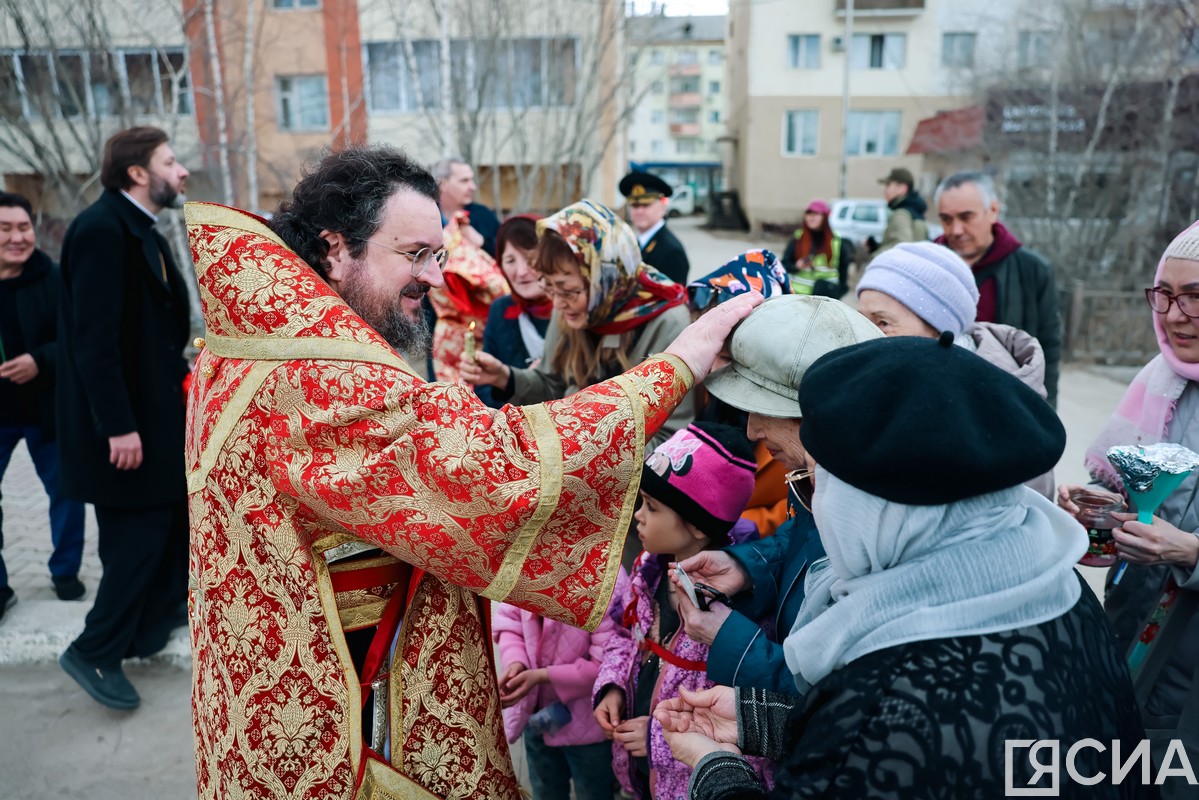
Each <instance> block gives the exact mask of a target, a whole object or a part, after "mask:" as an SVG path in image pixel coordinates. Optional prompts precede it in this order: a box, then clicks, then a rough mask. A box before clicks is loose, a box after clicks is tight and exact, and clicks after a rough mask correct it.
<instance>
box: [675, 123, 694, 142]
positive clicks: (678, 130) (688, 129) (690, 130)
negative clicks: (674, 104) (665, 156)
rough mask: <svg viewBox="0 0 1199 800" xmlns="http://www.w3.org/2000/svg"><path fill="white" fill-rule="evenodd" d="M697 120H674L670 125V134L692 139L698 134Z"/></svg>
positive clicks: (677, 137) (678, 137)
mask: <svg viewBox="0 0 1199 800" xmlns="http://www.w3.org/2000/svg"><path fill="white" fill-rule="evenodd" d="M699 132H700V125H699V123H698V122H674V123H671V125H670V135H671V136H673V137H674V138H675V139H694V138H697V137H698V136H699Z"/></svg>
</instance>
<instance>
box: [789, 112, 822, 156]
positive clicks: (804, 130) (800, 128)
mask: <svg viewBox="0 0 1199 800" xmlns="http://www.w3.org/2000/svg"><path fill="white" fill-rule="evenodd" d="M819 125H820V112H819V111H786V112H784V113H783V155H786V156H814V155H816V146H817V141H818V139H817V134H818V130H817V128H818V127H819Z"/></svg>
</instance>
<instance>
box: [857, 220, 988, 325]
mask: <svg viewBox="0 0 1199 800" xmlns="http://www.w3.org/2000/svg"><path fill="white" fill-rule="evenodd" d="M867 289H873V290H874V291H876V292H882V293H883V294H885V295H888V296H889V297H893V298H895V299H896V300H898V301H899V302H900V303H902V304H903V305H905V306H907V307H908V308H909V309H911V311H912V313H914V314H916V316H918V317H920V319H922V320H924V321H925V322H927V323H928V324H929V325H931V326H932V327H933V328H934V329H935V330H937V331H938V332H942V331H952V332H953V333H954V335H958V334H962V333H965V332H966V330H967V329H968V328H969V327H970V326H971V325H973V324H974V317H975V314H976V313H977V311H978V286H976V285H975V283H974V273H972V272H971V271H970V267H969V265H967V264H966V262H965V261H963V260H962V259H961V257H959V256H958V254H957V253H955V252H953V251H952V250H950V249H949V248H948V247H943V246H942V245H939V244H933V243H932V242H904V243H903V244H897V245H895V246H894V247H892V248H891V249H890V250H886V251H884V252H882V253H880V254H879V255H878V256H876V257H875V258H874V260H873V261H871V262H870V267H869V268H868V269H867V270H866V272H865V273H864V274H863V275H862V280H861V281H860V282H859V283H858V296H859V297H860V296H861V295H862V292H864V291H865V290H867Z"/></svg>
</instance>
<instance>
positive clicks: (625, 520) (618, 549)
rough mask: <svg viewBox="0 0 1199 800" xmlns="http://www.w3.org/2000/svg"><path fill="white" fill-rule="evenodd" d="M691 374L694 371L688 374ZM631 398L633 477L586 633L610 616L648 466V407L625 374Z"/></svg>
mask: <svg viewBox="0 0 1199 800" xmlns="http://www.w3.org/2000/svg"><path fill="white" fill-rule="evenodd" d="M688 374H690V371H688ZM614 380H615V381H616V385H617V386H619V387H620V388H621V389H622V390H623V391H624V393H625V395H626V396H627V397H628V403H629V410H630V412H631V413H632V415H633V426H634V431H633V455H632V458H631V459H630V460H629V462H628V463H630V464H632V465H633V474H632V476H631V477H630V478H629V488H628V490H626V491H625V495H624V502H622V503H621V506H620V518H619V519H618V520H617V523H616V535H615V536H614V537H613V539H612V543H611V544H610V545H608V565H607V567H606V568H605V570H604V582H603V585H602V586H601V587H600V595H599V599H598V600H597V601H596V603H595V606H594V607H593V608H592V609H591V616H590V617H588V618H587V624H586V625H584V626H583V630H587V631H594V630H595V629H596V628H598V627H599V625H600V622H602V621H603V619H604V614H606V613H608V604H609V603H610V602H611V600H612V591H613V590H614V589H615V588H616V578H617V577H618V575H619V574H620V558H621V556H622V555H623V554H624V541H625V538H626V537H628V535H629V523H630V522H631V521H632V519H633V509H635V508H636V506H637V492H638V490H640V489H641V465H642V464H643V463H645V407H644V406H642V404H641V396H640V392H638V391H637V388H636V387H635V386H634V385H633V383H632V381H630V380H629V379H628V378H626V377H625V376H624V375H617V376H616V378H615V379H614Z"/></svg>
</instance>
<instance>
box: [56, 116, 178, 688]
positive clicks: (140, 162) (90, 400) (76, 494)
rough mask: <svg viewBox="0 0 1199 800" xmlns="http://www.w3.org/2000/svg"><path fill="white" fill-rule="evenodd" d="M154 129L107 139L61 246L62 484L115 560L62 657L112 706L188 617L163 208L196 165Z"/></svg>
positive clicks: (171, 277)
mask: <svg viewBox="0 0 1199 800" xmlns="http://www.w3.org/2000/svg"><path fill="white" fill-rule="evenodd" d="M167 142H168V138H167V135H166V134H165V133H164V132H163V131H161V130H159V129H157V128H148V127H139V128H131V129H129V130H125V131H121V132H120V133H117V134H115V135H114V136H113V137H112V138H111V139H109V140H108V142H107V143H106V144H105V146H104V163H103V167H102V171H101V176H100V180H101V183H103V185H104V189H105V191H104V193H103V194H102V195H101V196H100V198H99V199H98V200H97V201H96V202H95V203H93V204H92V205H91V206H89V207H88V208H87V209H85V210H84V211H83V213H81V214H80V215H79V216H78V217H76V218H75V220H74V221H73V222H72V223H71V226H70V227H69V228H68V229H67V234H66V238H65V240H64V242H63V248H62V275H63V302H62V313H61V314H60V316H59V336H58V340H59V350H60V352H59V356H60V364H61V365H60V369H59V380H58V391H57V414H58V428H59V437H58V440H59V452H60V455H61V463H62V490H63V492H64V493H65V494H66V495H67V496H69V497H72V498H75V499H77V500H82V501H85V502H88V503H92V504H94V505H95V508H96V521H97V523H98V524H99V551H100V561H101V564H102V565H103V567H104V573H103V577H102V578H101V580H100V586H99V588H98V589H97V591H96V602H95V605H94V606H93V608H92V610H91V612H90V613H89V614H88V616H87V625H86V627H85V629H84V631H83V633H82V634H80V635H79V638H77V639H76V640H75V641H74V642H73V643H72V644H71V646H70V647H69V648H68V649H67V651H66V652H65V653H63V655H62V657H61V658H60V659H59V663H60V664H62V667H63V669H65V670H66V671H67V673H68V674H69V675H71V677H72V678H74V679H75V680H76V681H78V682H79V684H80V686H82V687H83V689H84V690H85V691H87V693H88V694H90V695H91V696H92V697H93V698H94V699H95V700H96V701H97V702H99V703H102V704H103V705H106V706H108V707H109V708H114V709H120V710H131V709H134V708H136V707H137V706H138V704H139V702H140V699H139V697H138V694H137V690H136V689H134V687H133V685H132V684H131V683H129V681H128V679H127V678H126V677H125V674H124V672H123V671H122V670H121V660H122V659H124V658H130V657H145V656H148V655H150V654H152V653H154V652H157V651H158V650H160V649H162V647H163V646H164V645H165V644H166V642H167V639H168V637H169V634H170V631H171V628H172V627H175V626H176V625H178V624H183V623H185V622H186V616H185V610H184V609H185V606H184V601H185V598H186V592H187V585H186V565H187V505H186V497H187V490H186V479H185V475H184V460H183V437H184V411H185V410H184V405H183V386H182V383H183V379H184V377H185V376H186V375H187V362H186V360H185V359H184V357H183V349H184V347H185V346H186V343H187V336H188V331H189V328H190V313H189V303H188V296H187V286H186V284H185V283H184V279H183V277H182V275H181V274H180V273H179V270H178V268H177V267H176V265H175V261H174V259H173V258H172V256H171V250H170V248H169V247H168V246H167V243H166V240H165V239H164V238H163V237H162V236H161V234H159V233H158V232H157V231H156V230H155V223H156V222H157V215H158V214H159V213H160V212H161V211H162V210H163V209H164V208H168V207H172V206H175V205H177V204H178V203H179V201H180V199H181V195H182V193H183V191H184V186H185V182H186V180H187V176H188V172H187V170H186V169H185V168H184V167H183V165H182V164H180V163H178V162H177V161H176V160H175V154H174V152H173V151H172V150H171V147H170V145H169V144H168V143H167Z"/></svg>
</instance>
